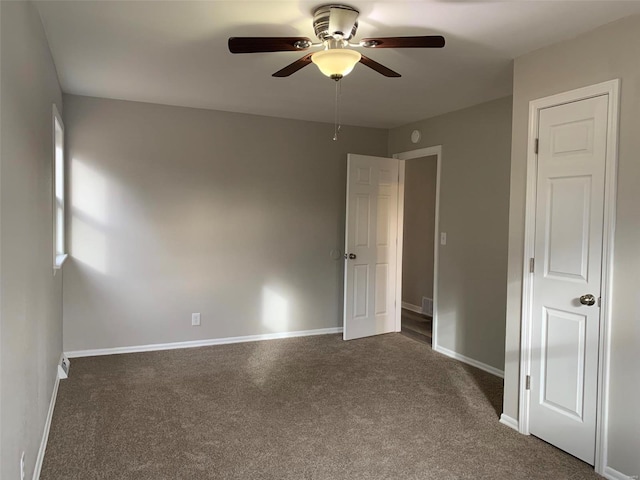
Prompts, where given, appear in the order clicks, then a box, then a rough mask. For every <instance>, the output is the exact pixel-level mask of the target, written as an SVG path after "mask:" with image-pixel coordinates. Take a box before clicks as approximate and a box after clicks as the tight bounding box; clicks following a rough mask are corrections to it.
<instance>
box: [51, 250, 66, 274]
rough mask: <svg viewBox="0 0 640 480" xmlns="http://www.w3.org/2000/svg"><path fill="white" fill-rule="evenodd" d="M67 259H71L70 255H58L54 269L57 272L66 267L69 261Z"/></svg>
mask: <svg viewBox="0 0 640 480" xmlns="http://www.w3.org/2000/svg"><path fill="white" fill-rule="evenodd" d="M67 258H69V254H68V253H63V254H62V255H56V258H55V263H54V264H53V268H55V269H56V270H60V269H61V268H62V265H64V262H65V261H66V260H67Z"/></svg>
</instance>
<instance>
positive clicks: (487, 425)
mask: <svg viewBox="0 0 640 480" xmlns="http://www.w3.org/2000/svg"><path fill="white" fill-rule="evenodd" d="M501 395H502V384H501V381H500V379H498V378H496V377H493V376H491V375H489V374H486V373H484V372H481V371H479V370H476V369H473V368H471V367H468V366H466V365H464V364H461V363H459V362H457V361H455V360H451V359H449V358H446V357H444V356H441V355H439V354H437V353H434V352H432V351H431V349H430V348H429V347H428V346H426V345H424V344H421V343H418V342H416V341H414V340H412V339H410V338H407V337H405V336H402V335H400V334H390V335H384V336H379V337H374V338H368V339H363V340H355V341H351V342H343V341H342V339H341V337H340V336H338V335H327V336H320V337H306V338H296V339H287V340H273V341H268V342H257V343H245V344H235V345H224V346H214V347H203V348H194V349H185V350H172V351H164V352H152V353H138V354H129V355H113V356H105V357H94V358H85V359H76V360H73V361H72V364H71V376H70V378H69V379H67V380H63V381H62V382H61V383H60V390H59V393H58V401H57V404H56V408H55V413H54V418H53V424H52V427H51V433H50V436H49V443H48V446H47V453H46V456H45V460H44V466H43V471H42V476H41V479H42V480H53V479H56V480H58V479H78V480H93V479H138V480H146V479H149V480H161V479H243V480H245V479H438V480H448V479H474V480H477V479H554V480H556V479H558V480H559V479H590V478H600V477H598V476H597V475H595V474H594V473H593V470H592V469H591V468H590V467H589V466H588V465H586V464H584V463H582V462H580V461H579V460H576V459H575V458H573V457H571V456H569V455H567V454H565V453H563V452H561V451H559V450H557V449H555V448H554V447H551V446H550V445H547V444H546V443H544V442H542V441H540V440H538V439H536V438H533V437H525V436H522V435H519V434H518V433H516V432H515V431H513V430H511V429H509V428H507V427H505V426H504V425H501V424H500V423H498V414H497V411H499V410H500V399H501Z"/></svg>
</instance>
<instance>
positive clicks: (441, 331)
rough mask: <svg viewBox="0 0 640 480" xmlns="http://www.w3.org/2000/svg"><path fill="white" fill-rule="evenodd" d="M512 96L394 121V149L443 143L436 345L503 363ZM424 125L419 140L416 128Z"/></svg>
mask: <svg viewBox="0 0 640 480" xmlns="http://www.w3.org/2000/svg"><path fill="white" fill-rule="evenodd" d="M511 109H512V104H511V97H505V98H501V99H499V100H494V101H491V102H487V103H483V104H480V105H476V106H474V107H471V108H467V109H464V110H459V111H457V112H452V113H448V114H445V115H441V116H438V117H434V118H430V119H427V120H423V121H421V122H417V123H412V124H409V125H405V126H403V127H399V128H395V129H393V130H391V131H390V132H389V152H390V153H398V152H403V151H408V150H415V149H418V148H423V147H428V146H432V145H442V169H441V177H440V231H441V232H447V235H448V237H447V245H446V246H441V247H440V251H439V272H438V275H439V277H438V332H437V334H438V342H439V345H440V346H442V347H445V348H448V349H450V350H453V351H455V352H457V353H460V354H462V355H465V356H467V357H470V358H472V359H475V360H478V361H480V362H483V363H485V364H488V365H491V366H493V367H495V368H498V369H500V370H502V369H503V368H504V330H505V303H506V302H505V298H506V274H507V255H506V252H507V230H508V201H509V163H510V152H511ZM414 129H418V130H420V131H421V132H422V139H421V140H420V142H419V143H417V144H413V143H411V141H410V135H411V132H412V131H413V130H414Z"/></svg>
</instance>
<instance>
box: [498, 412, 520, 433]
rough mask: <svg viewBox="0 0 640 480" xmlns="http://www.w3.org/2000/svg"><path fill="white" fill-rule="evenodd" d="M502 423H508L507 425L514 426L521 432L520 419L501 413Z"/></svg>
mask: <svg viewBox="0 0 640 480" xmlns="http://www.w3.org/2000/svg"><path fill="white" fill-rule="evenodd" d="M500 423H502V424H503V425H506V426H507V427H510V428H513V429H514V430H515V431H516V432H519V431H520V429H519V428H518V421H517V420H516V419H514V418H511V417H510V416H509V415H505V414H504V413H503V414H502V415H500Z"/></svg>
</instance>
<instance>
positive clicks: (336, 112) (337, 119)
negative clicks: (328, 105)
mask: <svg viewBox="0 0 640 480" xmlns="http://www.w3.org/2000/svg"><path fill="white" fill-rule="evenodd" d="M341 89H342V86H341V84H340V79H337V80H336V105H335V110H334V122H333V128H334V131H333V141H334V142H335V141H337V140H338V134H339V133H340V93H341Z"/></svg>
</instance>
